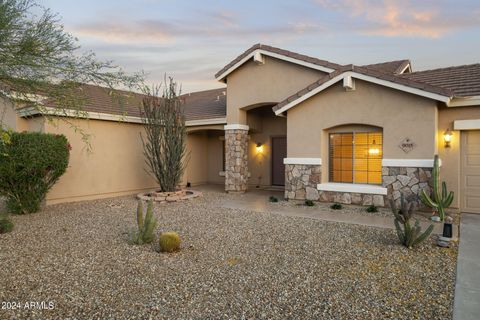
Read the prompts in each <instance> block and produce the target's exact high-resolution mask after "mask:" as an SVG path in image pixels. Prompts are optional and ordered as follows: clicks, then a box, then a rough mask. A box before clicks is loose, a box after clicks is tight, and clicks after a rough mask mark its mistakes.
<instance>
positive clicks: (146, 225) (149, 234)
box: [132, 200, 157, 244]
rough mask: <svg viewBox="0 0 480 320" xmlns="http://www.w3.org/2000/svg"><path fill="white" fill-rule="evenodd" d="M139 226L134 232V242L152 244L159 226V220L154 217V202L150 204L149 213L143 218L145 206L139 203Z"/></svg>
mask: <svg viewBox="0 0 480 320" xmlns="http://www.w3.org/2000/svg"><path fill="white" fill-rule="evenodd" d="M137 225H138V230H137V231H135V232H133V236H132V242H133V243H135V244H144V243H150V242H152V241H153V239H154V238H155V236H154V234H153V232H154V231H155V227H156V226H157V220H156V219H155V217H154V216H153V201H152V200H150V201H149V202H148V207H147V213H146V215H145V218H144V217H143V204H142V201H141V200H139V201H138V207H137Z"/></svg>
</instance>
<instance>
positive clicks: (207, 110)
mask: <svg viewBox="0 0 480 320" xmlns="http://www.w3.org/2000/svg"><path fill="white" fill-rule="evenodd" d="M79 90H80V91H81V92H82V93H81V95H82V97H84V98H85V101H84V104H83V105H82V106H81V110H82V111H87V112H98V113H107V114H113V115H123V116H132V117H139V116H140V107H141V104H142V101H143V99H144V98H145V97H146V96H145V95H143V94H139V93H134V92H129V91H123V90H115V94H113V95H112V94H111V90H110V89H109V88H105V87H100V86H94V85H88V84H83V85H81V86H80V88H79ZM225 92H226V89H225V88H220V89H213V90H206V91H199V92H193V93H187V94H182V95H181V96H180V98H182V99H183V100H184V103H185V104H184V108H185V116H186V120H187V121H191V120H205V119H214V118H224V117H226V95H225ZM44 104H45V105H46V106H50V107H54V105H52V104H51V103H49V102H48V101H46V102H44Z"/></svg>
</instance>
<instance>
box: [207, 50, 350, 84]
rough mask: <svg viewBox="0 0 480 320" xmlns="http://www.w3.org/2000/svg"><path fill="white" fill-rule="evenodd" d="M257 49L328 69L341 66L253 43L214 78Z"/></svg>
mask: <svg viewBox="0 0 480 320" xmlns="http://www.w3.org/2000/svg"><path fill="white" fill-rule="evenodd" d="M258 49H262V50H265V51H268V52H272V53H277V54H281V55H283V56H287V57H290V58H294V59H297V60H301V61H305V62H309V63H312V64H316V65H318V66H322V67H327V68H330V69H337V68H339V67H340V66H341V65H339V64H336V63H332V62H329V61H326V60H321V59H317V58H314V57H310V56H306V55H304V54H300V53H296V52H292V51H288V50H284V49H280V48H276V47H272V46H268V45H265V44H261V43H257V44H255V45H253V46H252V47H250V48H249V49H248V50H247V51H245V52H243V53H242V54H241V55H239V56H238V57H236V58H235V59H233V60H232V61H230V63H228V64H227V65H226V66H225V67H223V68H222V69H221V70H220V71H218V72H217V73H216V74H215V78H218V77H219V76H221V75H222V74H223V73H224V72H225V71H227V70H228V69H230V68H231V67H233V66H234V65H235V64H236V63H237V62H239V61H241V60H242V59H243V58H245V57H246V56H248V55H249V54H250V53H252V52H253V51H255V50H258Z"/></svg>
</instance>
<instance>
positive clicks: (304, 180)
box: [285, 164, 322, 200]
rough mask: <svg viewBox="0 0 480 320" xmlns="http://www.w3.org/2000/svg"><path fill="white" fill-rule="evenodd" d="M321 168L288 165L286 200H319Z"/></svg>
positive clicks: (316, 166)
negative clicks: (318, 188) (318, 186)
mask: <svg viewBox="0 0 480 320" xmlns="http://www.w3.org/2000/svg"><path fill="white" fill-rule="evenodd" d="M321 168H322V166H320V165H310V164H286V165H285V199H296V200H304V199H308V200H318V199H319V193H318V190H317V184H319V183H320V180H321V179H320V178H321Z"/></svg>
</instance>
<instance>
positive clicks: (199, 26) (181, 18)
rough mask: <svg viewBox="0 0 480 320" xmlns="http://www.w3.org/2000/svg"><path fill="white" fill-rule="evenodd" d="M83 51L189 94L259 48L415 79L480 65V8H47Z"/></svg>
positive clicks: (431, 3)
mask: <svg viewBox="0 0 480 320" xmlns="http://www.w3.org/2000/svg"><path fill="white" fill-rule="evenodd" d="M39 3H41V4H42V5H44V6H45V7H48V8H50V9H51V10H52V11H53V12H57V13H58V14H59V17H60V18H61V21H62V23H63V24H64V26H65V30H66V31H68V32H70V33H71V34H73V35H74V36H75V37H77V38H78V39H79V44H80V45H81V50H84V51H90V50H91V51H93V52H95V53H96V54H97V56H98V58H99V59H102V60H113V61H114V62H115V63H116V64H117V65H119V66H121V67H122V68H123V69H125V70H126V71H128V72H137V71H141V70H143V71H145V72H146V73H147V82H148V83H151V84H154V83H155V84H158V83H160V82H162V80H163V78H164V75H165V74H167V75H169V76H173V77H174V78H175V80H176V81H177V82H179V83H181V85H182V92H185V93H186V92H193V91H199V90H206V89H213V88H219V87H222V86H224V85H223V84H222V83H220V82H218V81H216V80H215V78H214V74H215V73H216V72H217V71H219V70H220V69H221V68H222V67H223V66H224V65H226V64H227V63H228V62H230V61H231V60H233V59H234V58H235V57H236V56H238V55H240V54H241V53H242V52H243V51H245V50H247V49H248V48H249V47H251V46H252V45H254V44H256V43H263V44H268V45H271V46H275V47H280V48H282V49H287V50H291V51H295V52H298V53H302V54H306V55H310V56H313V57H317V58H320V59H324V60H328V61H331V62H336V63H340V64H349V63H353V64H358V65H362V64H369V63H377V62H383V61H391V60H399V59H410V60H411V61H412V65H413V69H414V71H418V70H425V69H432V68H439V67H446V66H452V65H462V64H471V63H479V62H480V0H452V1H446V0H421V1H420V0H416V1H415V0H413V1H410V0H399V1H394V0H290V1H288V0H263V1H258V0H257V1H255V0H253V1H251V0H237V1H235V0H196V1H195V0H189V1H187V0H183V1H182V0H81V1H78V0H39Z"/></svg>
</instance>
